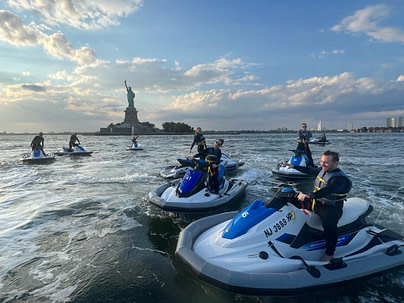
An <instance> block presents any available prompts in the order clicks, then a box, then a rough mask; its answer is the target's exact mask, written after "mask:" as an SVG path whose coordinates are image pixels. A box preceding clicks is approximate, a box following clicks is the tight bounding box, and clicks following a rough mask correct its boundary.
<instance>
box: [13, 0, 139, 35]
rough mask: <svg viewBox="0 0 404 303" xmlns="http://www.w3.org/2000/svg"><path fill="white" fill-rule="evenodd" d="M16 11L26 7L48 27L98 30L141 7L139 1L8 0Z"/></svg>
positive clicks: (117, 21) (112, 24)
mask: <svg viewBox="0 0 404 303" xmlns="http://www.w3.org/2000/svg"><path fill="white" fill-rule="evenodd" d="M8 4H9V5H10V6H11V7H14V8H15V9H17V10H27V11H29V12H30V13H33V14H37V15H40V16H42V19H43V21H44V22H45V23H46V24H48V25H50V26H57V25H60V24H65V25H68V26H71V27H74V28H78V29H85V30H89V29H91V30H98V29H102V28H106V27H109V26H116V25H118V24H119V18H121V17H124V16H128V15H130V14H132V13H134V12H136V11H138V10H139V9H141V7H142V6H143V0H114V1H110V0H87V1H81V0H57V1H37V0H14V1H8Z"/></svg>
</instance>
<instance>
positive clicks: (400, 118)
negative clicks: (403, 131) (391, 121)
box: [398, 117, 403, 127]
mask: <svg viewBox="0 0 404 303" xmlns="http://www.w3.org/2000/svg"><path fill="white" fill-rule="evenodd" d="M398 127H403V117H398Z"/></svg>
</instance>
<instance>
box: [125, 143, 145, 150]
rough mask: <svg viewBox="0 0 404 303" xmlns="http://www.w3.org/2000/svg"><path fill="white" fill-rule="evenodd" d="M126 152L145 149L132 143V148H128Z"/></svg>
mask: <svg viewBox="0 0 404 303" xmlns="http://www.w3.org/2000/svg"><path fill="white" fill-rule="evenodd" d="M126 150H143V147H141V146H139V144H137V143H132V145H131V146H126Z"/></svg>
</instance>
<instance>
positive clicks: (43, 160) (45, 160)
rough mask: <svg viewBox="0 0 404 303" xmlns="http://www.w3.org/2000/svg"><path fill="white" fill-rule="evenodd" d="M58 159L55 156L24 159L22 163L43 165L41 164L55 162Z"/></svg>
mask: <svg viewBox="0 0 404 303" xmlns="http://www.w3.org/2000/svg"><path fill="white" fill-rule="evenodd" d="M55 160H56V158H55V157H54V156H49V157H44V158H23V159H21V161H22V162H23V163H30V164H35V163H37V164H41V163H44V164H45V163H50V162H53V161H55Z"/></svg>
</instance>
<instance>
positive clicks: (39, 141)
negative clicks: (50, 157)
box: [31, 132, 46, 156]
mask: <svg viewBox="0 0 404 303" xmlns="http://www.w3.org/2000/svg"><path fill="white" fill-rule="evenodd" d="M44 143H45V139H44V138H43V133H42V132H40V133H39V134H38V135H37V136H35V138H34V139H33V140H32V142H31V147H32V150H41V151H42V153H43V155H44V156H46V154H45V152H44V151H43V147H44Z"/></svg>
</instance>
